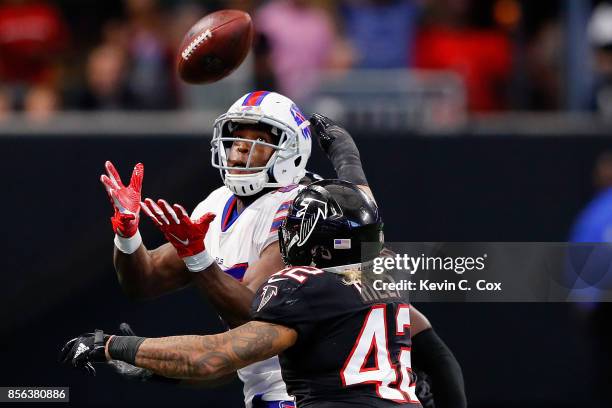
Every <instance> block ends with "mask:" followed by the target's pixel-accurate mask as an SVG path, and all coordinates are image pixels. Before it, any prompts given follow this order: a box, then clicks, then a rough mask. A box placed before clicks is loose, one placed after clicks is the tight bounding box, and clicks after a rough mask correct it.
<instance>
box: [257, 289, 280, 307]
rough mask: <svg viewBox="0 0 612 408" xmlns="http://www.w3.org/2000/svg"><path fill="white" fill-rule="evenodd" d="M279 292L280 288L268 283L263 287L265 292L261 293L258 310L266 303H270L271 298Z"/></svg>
mask: <svg viewBox="0 0 612 408" xmlns="http://www.w3.org/2000/svg"><path fill="white" fill-rule="evenodd" d="M277 294H278V288H277V287H276V286H274V285H266V286H264V288H263V294H262V295H261V302H260V303H259V307H258V308H257V311H258V312H259V311H260V310H261V309H262V308H263V307H264V306H265V305H267V304H268V302H269V301H270V299H272V298H273V297H274V296H276V295H277Z"/></svg>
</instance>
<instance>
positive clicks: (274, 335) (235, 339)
mask: <svg viewBox="0 0 612 408" xmlns="http://www.w3.org/2000/svg"><path fill="white" fill-rule="evenodd" d="M296 340H297V332H296V331H295V330H293V329H290V328H287V327H284V326H279V325H276V324H272V323H265V322H257V321H251V322H248V323H247V324H244V325H242V326H240V327H237V328H235V329H233V330H231V331H229V332H226V333H221V334H217V335H213V336H175V337H163V338H158V339H147V340H145V341H144V342H143V343H142V345H141V346H140V348H139V349H138V353H137V355H136V365H138V366H139V367H143V368H147V369H149V370H151V371H153V372H155V373H156V374H159V375H163V376H165V377H172V378H200V379H213V378H218V377H221V376H224V375H226V374H228V373H231V372H234V371H236V370H237V369H239V368H242V367H245V366H247V365H249V364H252V363H254V362H256V361H261V360H265V359H266V358H269V357H272V356H274V355H277V354H279V353H281V352H282V351H284V350H285V349H287V348H289V347H290V346H292V345H293V344H294V343H295V341H296Z"/></svg>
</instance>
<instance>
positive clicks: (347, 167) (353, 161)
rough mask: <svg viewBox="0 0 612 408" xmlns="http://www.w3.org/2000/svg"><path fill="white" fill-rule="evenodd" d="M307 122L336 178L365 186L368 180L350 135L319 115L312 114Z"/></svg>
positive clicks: (325, 117)
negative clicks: (334, 171) (332, 167)
mask: <svg viewBox="0 0 612 408" xmlns="http://www.w3.org/2000/svg"><path fill="white" fill-rule="evenodd" d="M309 122H310V126H311V130H312V132H313V133H315V134H316V135H317V139H318V141H319V145H320V146H321V149H323V151H324V152H325V154H326V155H327V157H328V158H329V160H330V161H331V163H332V165H333V166H334V170H336V175H337V176H338V178H339V179H342V180H346V181H350V182H351V183H354V184H357V185H362V186H367V185H368V180H367V179H366V176H365V173H364V172H363V166H362V164H361V158H360V156H359V149H357V145H356V144H355V141H354V140H353V138H352V137H351V134H350V133H349V132H348V131H347V130H346V129H344V128H343V127H342V126H340V125H338V124H337V123H336V122H334V121H333V120H331V119H330V118H328V117H327V116H323V115H321V114H320V113H314V114H313V115H312V116H311V117H310V119H309Z"/></svg>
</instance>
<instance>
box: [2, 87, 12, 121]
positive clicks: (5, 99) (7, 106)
mask: <svg viewBox="0 0 612 408" xmlns="http://www.w3.org/2000/svg"><path fill="white" fill-rule="evenodd" d="M11 110H12V109H11V99H10V97H9V94H8V92H7V91H6V90H4V89H3V88H1V87H0V121H2V120H4V119H6V118H8V117H9V116H10V114H11Z"/></svg>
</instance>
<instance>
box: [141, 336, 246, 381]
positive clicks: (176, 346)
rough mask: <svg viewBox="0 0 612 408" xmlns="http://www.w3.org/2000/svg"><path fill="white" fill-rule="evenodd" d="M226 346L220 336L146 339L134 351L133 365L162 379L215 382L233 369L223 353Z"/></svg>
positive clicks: (230, 360)
mask: <svg viewBox="0 0 612 408" xmlns="http://www.w3.org/2000/svg"><path fill="white" fill-rule="evenodd" d="M226 343H227V341H226V339H225V337H224V335H216V336H174V337H162V338H156V339H146V340H145V341H144V342H143V343H142V344H141V345H140V347H139V348H138V353H137V354H136V361H135V362H136V365H137V366H138V367H142V368H146V369H148V370H151V371H153V372H154V373H156V374H158V375H162V376H164V377H170V378H181V379H201V380H208V379H215V378H219V377H222V376H224V375H227V374H229V373H232V372H234V371H235V370H236V367H235V365H234V364H233V361H232V358H231V356H230V355H229V354H228V353H227V352H226V351H225V350H224V348H225V346H226Z"/></svg>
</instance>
